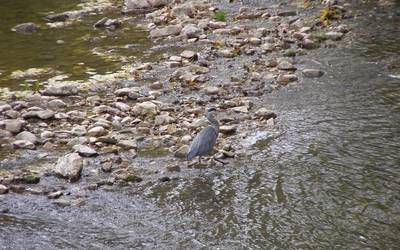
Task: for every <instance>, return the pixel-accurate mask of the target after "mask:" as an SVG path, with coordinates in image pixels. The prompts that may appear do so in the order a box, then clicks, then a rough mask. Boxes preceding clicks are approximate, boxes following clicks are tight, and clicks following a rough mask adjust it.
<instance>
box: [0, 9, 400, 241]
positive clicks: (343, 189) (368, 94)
mask: <svg viewBox="0 0 400 250" xmlns="http://www.w3.org/2000/svg"><path fill="white" fill-rule="evenodd" d="M374 6H378V5H374ZM362 7H363V8H365V9H364V10H363V11H369V10H373V9H372V7H371V6H368V5H362ZM377 8H378V9H375V10H374V12H375V13H377V14H374V15H371V16H369V17H368V18H367V17H365V18H363V17H360V18H359V19H358V23H357V25H355V27H354V29H353V31H352V32H353V33H354V34H353V37H354V42H353V43H352V44H351V45H350V46H348V47H340V48H334V49H328V50H315V51H312V52H310V53H309V55H307V56H305V57H303V58H302V59H301V61H302V65H306V66H307V67H317V68H321V69H323V70H324V71H326V74H325V76H324V77H322V78H319V79H317V80H308V79H306V80H304V81H302V82H301V83H299V84H297V85H296V86H290V87H287V88H283V89H280V90H278V91H275V92H272V93H271V94H268V95H267V96H265V97H264V98H261V99H259V100H258V101H259V102H258V103H257V104H258V105H260V106H265V107H267V108H269V109H271V110H274V111H275V112H276V113H277V114H278V119H277V127H276V128H274V129H267V130H265V131H258V132H255V133H253V134H250V135H249V136H248V137H246V138H244V139H243V141H241V142H240V143H243V144H244V145H247V146H248V147H249V150H248V157H245V158H239V159H238V160H237V162H236V163H235V164H229V165H228V166H224V167H213V168H209V169H203V170H196V169H185V170H183V171H182V173H180V174H179V175H177V177H176V178H172V180H171V181H169V182H165V183H158V182H154V183H148V184H146V185H142V186H139V187H132V186H130V187H124V188H121V189H120V190H118V191H106V190H103V189H100V190H97V191H95V192H91V193H90V195H88V196H87V197H85V199H86V202H85V203H84V204H83V205H82V206H80V207H66V208H59V207H57V206H55V205H52V204H51V203H50V202H49V201H48V200H47V198H46V197H42V196H34V195H28V194H21V195H15V196H14V195H12V196H11V195H8V196H5V197H4V198H3V197H2V200H0V202H5V204H6V206H7V207H9V208H10V213H8V214H0V248H1V249H56V248H63V249H128V248H130V249H133V248H137V249H187V248H194V249H399V248H400V237H399V235H400V154H399V149H400V126H399V124H400V113H399V111H400V79H397V78H396V76H397V75H398V74H399V73H400V72H399V71H398V69H397V68H396V65H395V64H394V63H393V61H392V59H391V58H392V57H395V56H397V57H398V56H399V55H400V37H399V33H398V24H399V21H400V18H399V14H398V12H397V14H396V11H398V10H399V8H398V6H391V7H390V8H388V7H387V6H378V7H377ZM388 16H392V19H389V20H390V21H389V20H387V19H386V18H387V17H388ZM368 34H370V35H368ZM371 34H373V36H372V35H371ZM394 41H397V42H394ZM393 65H394V66H393Z"/></svg>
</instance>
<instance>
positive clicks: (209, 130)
mask: <svg viewBox="0 0 400 250" xmlns="http://www.w3.org/2000/svg"><path fill="white" fill-rule="evenodd" d="M213 111H215V108H210V109H208V110H207V112H206V117H207V119H208V121H210V122H211V124H212V125H211V126H208V127H206V128H203V129H202V130H201V131H200V133H199V134H197V135H196V137H195V138H194V139H193V142H192V144H191V145H190V148H189V151H188V153H187V159H188V160H189V161H190V160H192V159H193V158H194V157H196V156H203V155H207V154H209V153H211V152H212V150H213V148H214V145H215V143H216V141H217V138H218V132H219V123H218V121H217V120H216V119H215V118H214V116H213Z"/></svg>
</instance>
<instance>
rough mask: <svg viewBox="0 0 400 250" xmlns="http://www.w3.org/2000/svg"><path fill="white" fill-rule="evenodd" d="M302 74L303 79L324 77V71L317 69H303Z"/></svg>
mask: <svg viewBox="0 0 400 250" xmlns="http://www.w3.org/2000/svg"><path fill="white" fill-rule="evenodd" d="M302 73H303V75H304V76H305V77H309V78H316V77H321V76H323V75H324V71H322V70H319V69H303V71H302Z"/></svg>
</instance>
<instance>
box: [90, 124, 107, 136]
mask: <svg viewBox="0 0 400 250" xmlns="http://www.w3.org/2000/svg"><path fill="white" fill-rule="evenodd" d="M106 134H107V131H106V130H105V129H104V128H103V127H100V126H97V127H93V128H91V129H89V131H88V135H89V136H94V137H99V136H103V135H106Z"/></svg>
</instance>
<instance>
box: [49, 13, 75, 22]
mask: <svg viewBox="0 0 400 250" xmlns="http://www.w3.org/2000/svg"><path fill="white" fill-rule="evenodd" d="M68 18H69V16H68V15H67V14H65V13H58V14H52V15H47V16H45V17H43V19H44V20H45V21H47V22H65V21H66V20H67V19H68Z"/></svg>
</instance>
